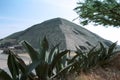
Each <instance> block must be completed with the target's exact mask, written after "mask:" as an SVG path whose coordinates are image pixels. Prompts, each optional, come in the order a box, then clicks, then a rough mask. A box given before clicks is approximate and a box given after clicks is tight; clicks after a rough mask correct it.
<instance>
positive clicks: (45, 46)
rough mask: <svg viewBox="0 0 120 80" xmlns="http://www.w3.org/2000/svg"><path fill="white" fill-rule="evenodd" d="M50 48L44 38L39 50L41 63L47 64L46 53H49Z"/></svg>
mask: <svg viewBox="0 0 120 80" xmlns="http://www.w3.org/2000/svg"><path fill="white" fill-rule="evenodd" d="M48 48H49V44H48V41H47V39H46V37H44V39H43V40H42V41H41V42H40V48H39V54H40V55H39V57H40V58H39V59H40V61H44V62H45V58H46V53H47V50H48Z"/></svg>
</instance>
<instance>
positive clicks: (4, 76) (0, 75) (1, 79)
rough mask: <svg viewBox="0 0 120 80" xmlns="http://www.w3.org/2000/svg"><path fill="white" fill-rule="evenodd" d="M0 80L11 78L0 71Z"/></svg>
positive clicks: (9, 79) (10, 79)
mask: <svg viewBox="0 0 120 80" xmlns="http://www.w3.org/2000/svg"><path fill="white" fill-rule="evenodd" d="M0 80H12V78H11V77H10V75H9V74H8V73H6V72H5V71H4V70H2V69H0Z"/></svg>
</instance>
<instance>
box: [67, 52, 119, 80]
mask: <svg viewBox="0 0 120 80" xmlns="http://www.w3.org/2000/svg"><path fill="white" fill-rule="evenodd" d="M69 77H72V75H70V76H69ZM73 77H74V78H75V79H74V80H120V53H119V54H118V55H116V56H115V57H114V58H113V59H112V60H111V61H110V62H109V64H107V65H106V66H104V67H95V68H94V69H91V71H90V72H89V73H83V72H81V73H80V74H79V75H78V76H77V77H75V76H73ZM68 80H73V78H69V79H68Z"/></svg>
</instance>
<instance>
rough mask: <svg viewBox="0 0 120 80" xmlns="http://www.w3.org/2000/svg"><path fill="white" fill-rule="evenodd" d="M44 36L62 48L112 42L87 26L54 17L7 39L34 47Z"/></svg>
mask: <svg viewBox="0 0 120 80" xmlns="http://www.w3.org/2000/svg"><path fill="white" fill-rule="evenodd" d="M44 36H46V37H47V39H48V41H49V43H50V47H52V45H56V44H58V43H61V44H60V49H61V50H63V49H70V50H76V47H78V46H80V48H81V49H87V48H90V47H93V46H95V45H97V43H98V42H99V41H100V42H102V43H103V44H104V45H106V46H109V45H110V44H111V43H112V42H111V41H108V40H105V39H103V38H101V37H100V36H98V35H96V34H94V33H92V32H90V31H88V30H86V29H85V28H83V27H81V26H79V25H76V24H74V23H72V22H70V21H67V20H65V19H62V18H54V19H51V20H47V21H44V22H42V23H40V24H36V25H33V26H32V27H29V28H28V29H26V30H24V31H21V32H17V33H14V34H12V35H10V36H8V37H6V38H5V39H16V40H17V41H18V42H20V41H22V40H26V41H28V42H30V43H31V44H32V45H33V47H35V48H38V46H39V44H38V43H39V41H40V40H42V39H43V37H44ZM85 47H86V48H85Z"/></svg>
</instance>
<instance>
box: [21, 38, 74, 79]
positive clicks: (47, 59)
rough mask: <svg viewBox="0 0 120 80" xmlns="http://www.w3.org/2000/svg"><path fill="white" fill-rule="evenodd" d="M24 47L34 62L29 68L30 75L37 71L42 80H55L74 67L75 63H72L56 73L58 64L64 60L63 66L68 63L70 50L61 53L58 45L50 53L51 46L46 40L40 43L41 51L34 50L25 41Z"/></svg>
mask: <svg viewBox="0 0 120 80" xmlns="http://www.w3.org/2000/svg"><path fill="white" fill-rule="evenodd" d="M22 45H23V46H24V47H25V49H26V50H27V52H28V53H29V55H30V57H31V60H32V63H31V64H30V65H29V66H28V70H27V71H28V73H29V72H31V71H32V70H33V69H35V72H36V75H37V77H38V79H40V80H48V79H53V78H54V77H57V76H58V75H60V73H62V72H63V71H65V70H67V69H68V68H69V67H71V66H72V65H73V63H71V64H70V65H66V66H64V68H61V69H59V70H56V72H55V69H57V64H58V63H59V61H60V60H62V64H64V63H65V62H66V57H65V55H66V54H67V53H68V52H69V50H65V51H62V52H60V51H59V48H58V46H59V44H58V45H56V46H55V47H53V48H52V49H51V50H50V51H48V49H49V45H48V41H47V39H46V38H44V40H43V41H42V42H41V43H40V48H39V51H36V50H35V49H34V48H32V46H31V45H30V44H29V43H28V42H26V41H23V42H22ZM61 66H62V65H61Z"/></svg>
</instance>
